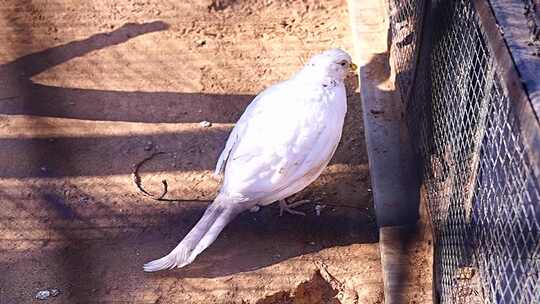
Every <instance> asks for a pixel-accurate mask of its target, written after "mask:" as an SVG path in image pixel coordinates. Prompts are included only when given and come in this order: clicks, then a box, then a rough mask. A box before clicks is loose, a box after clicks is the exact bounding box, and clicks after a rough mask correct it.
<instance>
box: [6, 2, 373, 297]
mask: <svg viewBox="0 0 540 304" xmlns="http://www.w3.org/2000/svg"><path fill="white" fill-rule="evenodd" d="M350 35H351V34H350V30H349V28H348V16H347V7H346V3H345V1H341V0H339V1H338V0H331V1H320V2H313V1H272V0H269V1H251V0H246V1H233V0H223V1H147V0H142V1H141V0H119V1H117V0H106V1H95V2H86V1H85V2H81V1H75V0H52V1H20V0H17V1H15V0H8V1H3V2H2V3H0V155H1V157H0V183H1V187H0V199H1V201H2V212H1V215H0V235H1V236H2V237H1V239H0V251H1V252H2V254H1V255H0V272H1V273H2V278H1V279H0V303H30V302H32V301H37V300H34V296H35V294H36V293H37V292H38V291H39V290H41V289H45V288H57V289H59V290H60V294H59V295H58V296H56V297H51V298H49V299H48V300H46V302H48V303H112V302H114V303H260V304H271V303H382V279H381V273H380V261H379V249H378V246H377V229H376V225H375V222H374V215H373V210H372V202H371V194H370V192H369V173H368V165H367V159H366V153H365V147H364V139H363V133H362V123H361V121H360V119H361V113H360V100H359V95H358V93H357V92H355V90H357V89H356V87H357V85H356V83H355V81H354V79H351V80H350V81H349V85H348V87H349V94H348V95H349V113H348V117H347V122H346V127H345V131H344V136H343V140H342V143H341V145H340V148H339V150H338V151H337V154H336V156H335V157H334V159H333V161H332V163H331V165H330V166H329V168H328V169H327V170H326V171H325V172H324V174H323V176H321V178H319V179H318V180H317V182H316V183H315V184H314V185H312V186H310V187H309V188H308V189H306V190H305V191H303V192H302V193H300V194H299V195H298V196H297V198H306V199H310V200H312V201H318V202H319V203H320V204H325V205H327V207H326V208H325V209H323V210H322V212H321V214H320V216H317V215H316V214H315V210H314V204H308V205H305V206H303V207H302V208H301V210H303V211H306V212H307V213H308V215H307V216H305V217H298V216H292V215H285V216H283V217H279V216H278V208H277V207H275V206H271V207H267V208H263V209H262V210H261V211H260V212H258V213H245V214H242V215H241V216H240V217H239V218H238V219H236V220H235V221H234V222H233V223H232V224H231V225H230V226H229V227H227V228H226V229H225V231H224V232H223V233H222V235H221V236H220V237H219V239H218V240H217V241H216V242H215V243H214V244H213V245H212V246H211V247H210V248H209V249H208V250H207V251H205V252H204V253H203V254H202V255H201V256H200V257H199V258H198V259H197V260H196V262H195V263H193V264H192V265H190V266H189V267H187V268H185V269H179V270H174V271H166V272H160V273H153V274H146V273H143V272H142V268H141V267H142V264H143V263H144V262H146V261H148V260H150V259H154V258H156V257H159V256H162V255H163V254H165V253H167V252H168V251H169V250H170V249H171V248H172V247H173V246H174V245H176V243H177V242H178V241H179V240H180V239H181V238H182V236H183V235H185V233H187V231H189V229H190V228H191V227H192V226H193V224H194V223H195V222H196V221H197V220H198V218H199V217H200V215H201V214H202V212H203V211H204V209H205V207H206V205H207V204H208V200H211V199H212V198H213V196H214V194H215V192H216V190H217V187H218V181H217V180H215V179H214V178H213V177H212V176H211V171H212V170H213V166H214V165H215V162H216V160H217V156H218V154H219V152H220V151H221V149H222V147H223V145H224V142H225V140H226V137H227V134H228V132H229V131H230V129H231V127H232V125H233V123H234V122H235V121H236V120H237V119H238V118H239V116H240V115H241V113H242V111H243V109H244V108H245V106H246V105H247V104H248V103H249V102H250V100H251V99H252V98H253V97H254V95H256V94H257V93H258V92H259V91H260V90H262V89H263V88H265V87H267V86H269V85H271V84H272V83H275V82H276V81H279V80H282V79H285V78H287V77H289V76H290V75H292V74H293V73H294V72H295V71H296V70H297V69H298V68H299V67H300V66H301V65H302V62H304V61H305V60H306V59H307V58H308V57H309V56H310V55H311V54H314V53H316V52H319V51H321V50H324V49H327V48H330V47H342V48H344V49H345V50H348V51H352V43H351V37H350ZM203 120H207V121H210V122H212V126H211V127H208V128H203V127H201V125H200V124H199V122H201V121H203ZM276 123H279V122H276ZM157 151H164V152H168V153H166V154H163V155H160V156H158V157H156V158H155V159H152V160H151V161H149V162H147V163H145V165H144V166H143V167H142V168H141V177H142V181H143V185H144V187H145V188H146V189H148V190H149V191H152V192H153V193H158V192H159V188H158V187H159V185H160V181H161V180H162V179H166V180H167V181H168V185H169V193H168V194H167V197H168V198H173V199H179V201H174V202H158V201H155V200H152V199H150V198H148V197H146V196H144V195H142V194H141V193H140V192H139V191H138V190H137V188H136V187H135V185H134V183H133V181H132V177H131V173H132V172H133V167H134V165H135V164H136V163H138V162H140V161H141V160H142V159H144V158H145V157H147V156H149V155H151V154H152V153H154V152H157Z"/></svg>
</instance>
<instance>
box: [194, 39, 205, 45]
mask: <svg viewBox="0 0 540 304" xmlns="http://www.w3.org/2000/svg"><path fill="white" fill-rule="evenodd" d="M195 43H197V46H203V45H205V44H206V40H204V39H199V40H197V41H195Z"/></svg>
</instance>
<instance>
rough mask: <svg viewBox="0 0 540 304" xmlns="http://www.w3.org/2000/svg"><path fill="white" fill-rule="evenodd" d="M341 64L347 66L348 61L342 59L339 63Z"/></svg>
mask: <svg viewBox="0 0 540 304" xmlns="http://www.w3.org/2000/svg"><path fill="white" fill-rule="evenodd" d="M339 64H340V65H341V66H345V65H346V64H347V61H342V62H340V63H339Z"/></svg>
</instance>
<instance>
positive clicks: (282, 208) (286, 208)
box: [279, 199, 310, 216]
mask: <svg viewBox="0 0 540 304" xmlns="http://www.w3.org/2000/svg"><path fill="white" fill-rule="evenodd" d="M309 202H310V200H300V201H296V202H294V203H290V204H287V201H285V200H284V199H282V200H280V201H279V216H282V215H283V211H287V212H288V213H290V214H296V215H306V214H305V213H304V212H301V211H296V210H293V209H292V208H296V207H298V206H300V205H303V204H305V203H309Z"/></svg>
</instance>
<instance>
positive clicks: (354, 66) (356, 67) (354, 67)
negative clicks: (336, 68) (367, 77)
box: [351, 62, 358, 71]
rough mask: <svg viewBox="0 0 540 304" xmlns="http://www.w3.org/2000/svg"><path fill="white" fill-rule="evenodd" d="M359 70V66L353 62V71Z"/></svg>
mask: <svg viewBox="0 0 540 304" xmlns="http://www.w3.org/2000/svg"><path fill="white" fill-rule="evenodd" d="M357 69H358V66H357V65H356V64H354V63H353V62H351V71H356V70H357Z"/></svg>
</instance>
